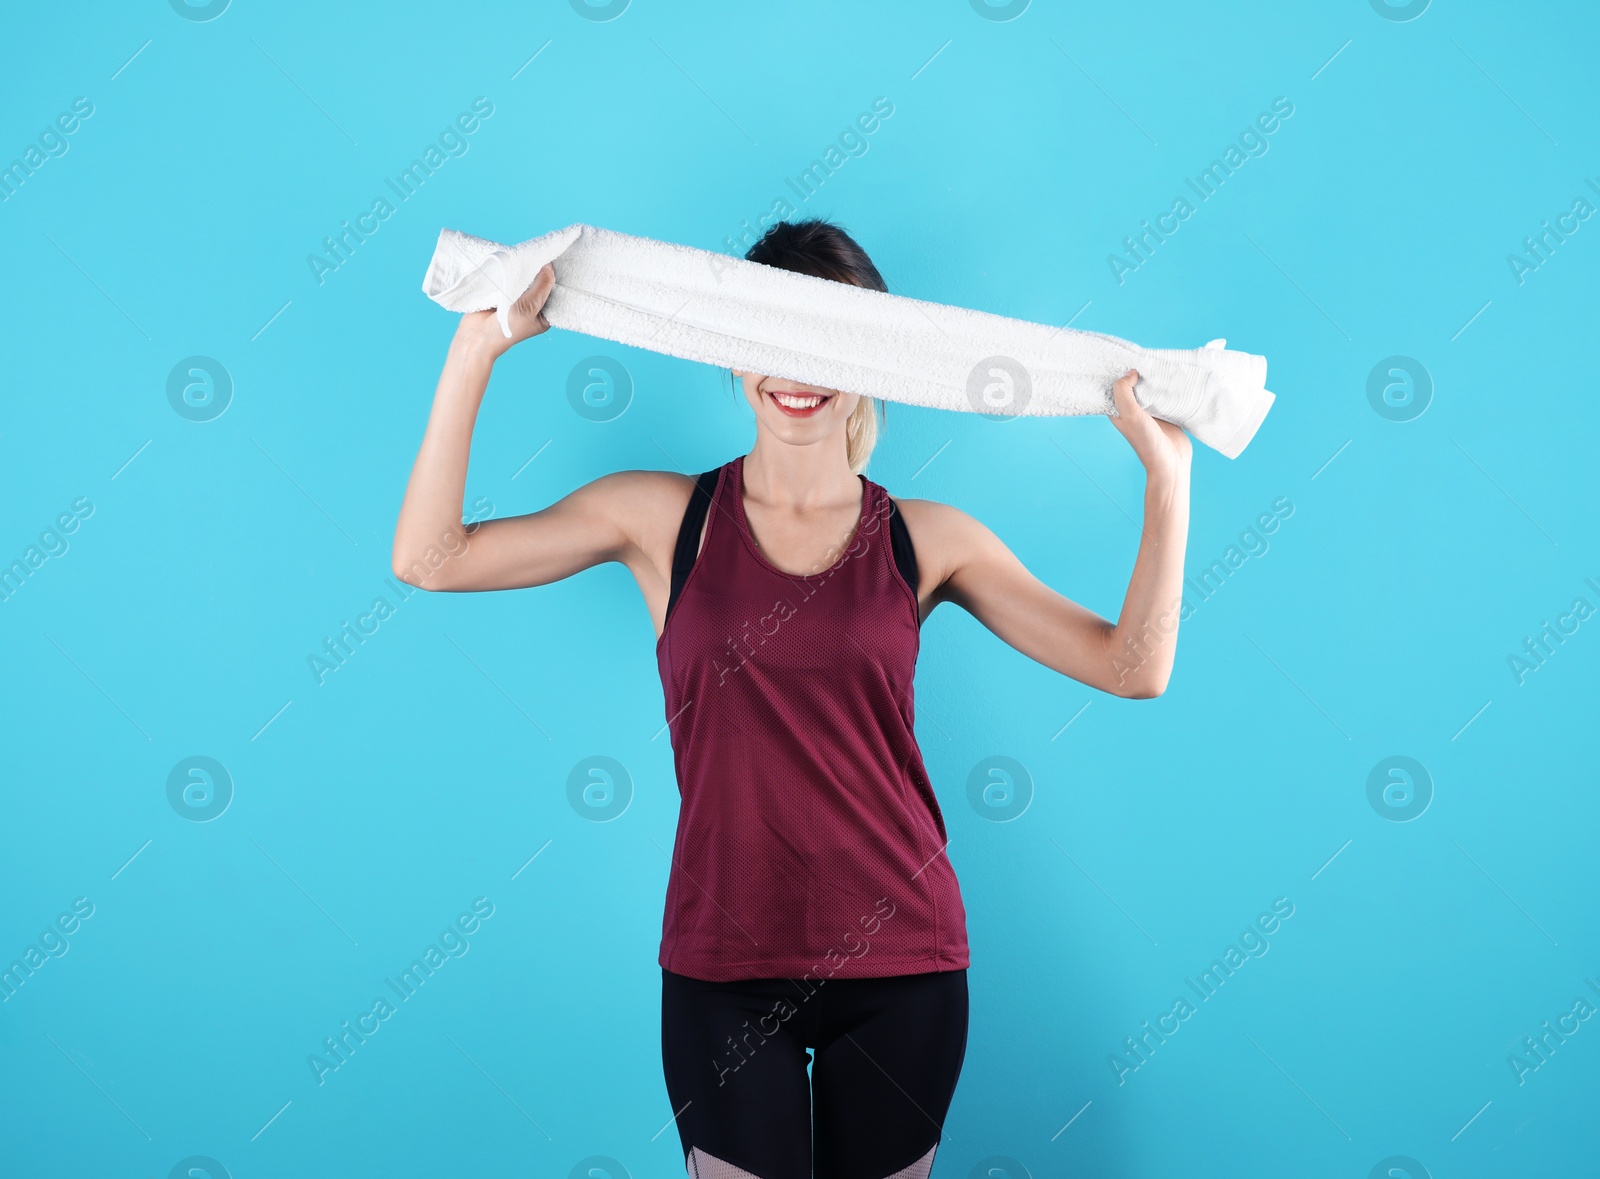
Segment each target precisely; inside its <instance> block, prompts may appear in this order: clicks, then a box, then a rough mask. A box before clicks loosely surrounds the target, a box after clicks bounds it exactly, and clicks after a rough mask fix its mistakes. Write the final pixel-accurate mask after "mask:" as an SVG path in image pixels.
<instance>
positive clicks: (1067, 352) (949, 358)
mask: <svg viewBox="0 0 1600 1179" xmlns="http://www.w3.org/2000/svg"><path fill="white" fill-rule="evenodd" d="M546 262H549V263H553V265H554V268H555V274H556V285H555V289H554V290H552V291H551V292H550V297H549V298H548V300H546V302H545V305H544V316H545V318H546V319H547V320H548V321H549V322H550V324H551V326H552V327H559V328H565V329H567V330H569V331H575V332H582V333H584V334H585V335H590V336H599V337H601V338H602V339H606V340H614V341H616V342H617V343H620V344H628V345H632V346H633V347H636V348H647V349H649V350H650V351H652V352H662V353H665V354H666V355H668V356H679V357H682V358H684V359H686V360H697V361H701V362H703V363H706V364H712V365H717V366H718V367H722V368H733V369H739V370H741V371H743V372H752V373H761V374H762V375H764V376H772V377H780V378H783V379H786V380H791V381H798V382H800V383H802V384H807V385H817V386H819V387H821V388H825V389H838V390H840V391H842V392H846V393H863V394H867V395H870V396H873V397H881V398H886V399H888V400H890V401H901V402H905V403H907V404H909V405H921V406H926V407H928V408H932V409H950V410H959V411H965V412H969V413H987V414H1008V415H1021V416H1056V415H1062V414H1110V413H1113V412H1114V410H1113V405H1112V396H1111V387H1112V385H1113V383H1114V382H1115V381H1116V380H1117V378H1118V377H1120V376H1121V375H1122V374H1123V373H1124V372H1126V371H1127V370H1128V369H1130V368H1136V369H1138V370H1139V377H1140V379H1139V383H1138V385H1137V387H1136V388H1135V390H1134V395H1135V397H1136V398H1137V400H1138V402H1139V404H1140V405H1142V406H1144V407H1145V408H1146V409H1147V410H1149V411H1150V413H1152V414H1153V415H1155V416H1156V417H1159V418H1163V419H1165V420H1167V421H1170V422H1175V423H1177V424H1178V425H1180V426H1182V427H1184V428H1185V429H1186V430H1188V431H1189V432H1190V433H1191V434H1193V435H1194V436H1195V437H1196V438H1197V439H1199V440H1200V441H1201V442H1203V443H1205V444H1206V445H1207V446H1210V447H1213V448H1215V449H1216V450H1218V451H1220V452H1221V453H1222V454H1224V455H1226V456H1227V457H1229V458H1236V457H1238V455H1239V453H1240V452H1241V451H1243V450H1244V448H1245V445H1246V444H1247V443H1248V442H1249V441H1250V439H1251V438H1252V437H1253V436H1254V434H1255V432H1256V428H1257V427H1258V426H1260V425H1261V421H1262V419H1263V418H1265V417H1266V415H1267V410H1268V408H1269V407H1270V406H1271V405H1272V401H1273V395H1272V394H1271V393H1269V392H1267V390H1266V388H1265V387H1264V382H1265V381H1266V375H1267V362H1266V359H1265V358H1264V357H1261V356H1255V355H1252V354H1250V353H1248V352H1235V351H1231V350H1228V349H1225V348H1224V347H1223V346H1222V345H1223V344H1224V343H1225V341H1223V340H1213V341H1212V342H1211V343H1210V344H1208V345H1207V346H1206V347H1204V348H1194V349H1168V348H1141V347H1139V346H1138V345H1136V344H1131V343H1129V342H1128V341H1126V340H1119V339H1117V338H1116V337H1114V336H1105V335H1101V334H1099V333H1098V332H1086V331H1078V330H1076V329H1074V328H1055V327H1049V326H1047V325H1045V324H1039V323H1030V322H1028V321H1027V320H1021V319H1011V318H1008V317H1006V316H1002V315H993V314H991V313H989V312H986V311H972V310H969V309H967V308H964V307H952V306H949V305H946V304H943V303H930V302H924V301H923V300H921V299H911V298H907V297H906V296H903V295H893V294H888V293H885V292H883V291H874V290H869V289H867V288H865V287H857V286H852V285H850V284H848V283H842V282H833V281H830V280H828V279H821V278H814V277H812V276H811V275H808V274H795V273H793V272H791V271H787V270H780V269H778V268H776V267H772V266H765V265H762V264H761V263H758V262H748V261H746V260H745V259H743V258H734V257H730V256H728V255H726V254H717V253H713V252H711V251H709V250H701V249H696V248H694V247H692V246H682V245H675V244H673V243H670V242H660V241H654V240H652V239H650V238H643V237H633V236H631V235H629V234H624V233H616V232H614V231H612V230H609V229H596V228H595V227H594V226H591V225H581V224H580V225H569V226H567V227H566V228H565V229H558V230H556V231H554V232H552V233H547V234H545V235H544V236H542V237H536V238H533V239H531V240H529V241H525V242H523V243H521V244H520V245H516V246H502V245H499V244H497V243H495V242H492V241H485V240H484V239H483V238H477V237H472V236H470V235H468V234H464V233H458V232H456V231H455V230H453V229H446V230H443V231H441V232H440V234H439V241H438V245H437V246H436V247H435V249H434V253H433V260H432V261H431V262H430V263H429V264H428V272H427V274H426V275H425V276H424V277H423V280H422V290H423V292H424V293H425V294H426V295H427V296H428V297H429V298H430V299H432V300H434V301H435V302H436V303H439V304H441V305H442V306H444V307H447V308H449V309H450V310H451V311H462V312H466V311H487V310H490V309H491V308H492V309H495V310H496V311H497V313H498V319H499V322H500V327H501V330H502V331H504V332H505V334H506V335H508V336H509V335H510V334H511V333H510V329H509V327H508V321H507V316H508V314H509V308H510V305H511V304H512V303H513V302H515V301H516V299H517V297H518V296H520V295H521V294H522V293H523V292H524V291H525V290H527V288H528V287H529V285H530V284H532V282H533V280H534V277H535V276H536V275H537V274H538V273H539V270H540V268H541V267H542V266H544V264H545V263H546Z"/></svg>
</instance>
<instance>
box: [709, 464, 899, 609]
mask: <svg viewBox="0 0 1600 1179" xmlns="http://www.w3.org/2000/svg"><path fill="white" fill-rule="evenodd" d="M744 457H745V456H744V455H742V454H741V455H740V456H739V457H738V458H736V459H734V460H733V482H732V486H731V488H730V490H731V491H732V492H733V502H734V506H735V508H736V510H737V512H738V518H739V535H740V536H742V537H743V538H744V543H745V547H746V548H747V549H748V550H749V551H750V555H751V556H753V557H754V558H755V559H756V560H757V561H759V562H760V563H761V564H762V565H763V566H764V567H765V568H767V569H770V570H771V571H772V572H773V573H776V574H777V575H778V576H779V577H787V578H790V579H791V580H796V581H815V580H816V579H818V578H821V577H829V576H831V575H832V574H833V573H834V572H835V571H836V570H837V569H838V568H839V566H841V565H843V564H844V562H845V558H846V557H848V556H849V555H850V550H851V549H852V548H854V547H855V543H856V539H857V538H858V537H859V536H860V535H861V532H862V527H863V526H864V525H865V524H866V521H867V510H868V506H869V501H870V499H871V496H872V485H871V484H870V483H868V482H867V477H866V476H865V475H862V474H859V473H858V474H857V475H856V479H858V480H859V481H860V483H861V514H860V515H859V516H857V517H856V526H855V529H854V530H853V531H852V532H851V533H850V539H849V540H847V541H845V543H844V547H843V548H842V549H840V551H839V557H838V559H837V560H835V561H834V563H833V564H832V565H829V566H828V567H827V568H826V569H824V570H822V572H820V573H790V572H789V571H788V570H787V569H779V568H778V567H777V566H776V565H774V564H773V563H772V562H771V561H770V560H768V559H767V557H766V554H764V553H763V552H762V551H761V546H760V545H758V544H757V543H756V538H755V533H753V532H751V531H750V518H749V517H748V516H746V515H745V512H744Z"/></svg>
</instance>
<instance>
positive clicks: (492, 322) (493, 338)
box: [451, 311, 511, 364]
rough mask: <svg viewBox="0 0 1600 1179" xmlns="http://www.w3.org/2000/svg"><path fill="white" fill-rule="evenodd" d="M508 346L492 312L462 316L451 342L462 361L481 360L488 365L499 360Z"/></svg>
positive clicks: (508, 342)
mask: <svg viewBox="0 0 1600 1179" xmlns="http://www.w3.org/2000/svg"><path fill="white" fill-rule="evenodd" d="M510 346H511V341H510V340H508V339H506V338H505V335H504V333H502V332H501V331H500V323H499V321H498V320H497V319H496V318H495V315H494V312H492V311H474V312H469V313H468V314H466V315H463V316H462V317H461V322H460V323H459V324H458V325H457V326H456V335H455V339H454V340H452V341H451V347H452V349H454V350H456V351H459V352H460V354H461V355H462V357H463V358H464V359H468V360H481V361H484V362H487V363H489V364H493V363H494V362H495V361H496V360H497V359H499V358H500V356H501V355H503V354H504V352H505V351H506V349H507V348H509V347H510Z"/></svg>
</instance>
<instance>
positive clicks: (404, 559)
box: [389, 549, 444, 590]
mask: <svg viewBox="0 0 1600 1179" xmlns="http://www.w3.org/2000/svg"><path fill="white" fill-rule="evenodd" d="M389 563H390V569H391V571H392V572H393V573H394V575H395V578H396V579H397V580H399V581H403V582H405V583H406V584H407V585H414V586H416V587H417V588H418V589H425V590H438V589H443V588H444V586H443V585H441V584H440V579H439V577H438V576H437V573H438V570H437V569H434V568H431V567H430V566H429V565H428V562H427V561H425V560H424V559H423V558H421V557H419V556H416V555H414V554H412V553H408V552H403V551H401V550H400V549H395V550H394V553H393V554H392V555H391V557H390V561H389Z"/></svg>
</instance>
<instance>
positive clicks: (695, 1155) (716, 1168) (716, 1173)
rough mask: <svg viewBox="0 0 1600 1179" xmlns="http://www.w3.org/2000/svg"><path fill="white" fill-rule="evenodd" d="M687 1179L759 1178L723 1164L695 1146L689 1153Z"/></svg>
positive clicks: (749, 1172)
mask: <svg viewBox="0 0 1600 1179" xmlns="http://www.w3.org/2000/svg"><path fill="white" fill-rule="evenodd" d="M689 1179H761V1176H760V1175H757V1174H755V1173H753V1172H751V1171H746V1170H745V1169H744V1168H743V1167H736V1166H734V1165H733V1164H732V1163H725V1162H723V1161H722V1160H721V1159H719V1158H717V1157H716V1156H715V1155H710V1154H707V1153H706V1152H705V1151H703V1150H701V1149H700V1148H699V1147H698V1146H696V1147H693V1148H691V1149H690V1151H689Z"/></svg>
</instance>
